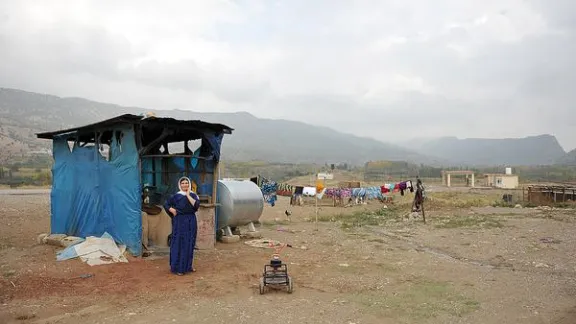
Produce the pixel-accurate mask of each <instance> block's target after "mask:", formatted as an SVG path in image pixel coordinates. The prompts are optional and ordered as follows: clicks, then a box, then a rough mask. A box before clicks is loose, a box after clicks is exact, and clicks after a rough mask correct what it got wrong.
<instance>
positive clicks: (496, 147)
mask: <svg viewBox="0 0 576 324" xmlns="http://www.w3.org/2000/svg"><path fill="white" fill-rule="evenodd" d="M404 145H405V147H407V148H410V149H412V150H415V151H417V152H419V153H422V154H425V155H430V156H436V157H439V158H442V159H446V160H449V161H451V162H453V163H457V164H463V165H470V166H492V165H550V164H554V163H556V162H557V161H558V159H560V158H562V157H563V156H565V155H566V152H565V151H564V149H563V148H562V147H561V146H560V144H559V143H558V140H557V139H556V137H554V136H552V135H538V136H528V137H524V138H504V139H483V138H467V139H458V138H456V137H442V138H436V139H414V140H411V141H408V142H405V143H404Z"/></svg>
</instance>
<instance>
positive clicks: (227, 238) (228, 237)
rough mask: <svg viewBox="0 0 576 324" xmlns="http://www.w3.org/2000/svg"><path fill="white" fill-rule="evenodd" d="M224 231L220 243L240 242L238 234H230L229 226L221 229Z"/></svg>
mask: <svg viewBox="0 0 576 324" xmlns="http://www.w3.org/2000/svg"><path fill="white" fill-rule="evenodd" d="M222 230H223V231H224V235H222V238H221V240H222V243H236V242H240V235H234V234H232V229H231V228H230V226H226V227H224V228H223V229H222Z"/></svg>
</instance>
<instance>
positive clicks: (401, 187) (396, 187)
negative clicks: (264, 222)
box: [250, 175, 414, 206]
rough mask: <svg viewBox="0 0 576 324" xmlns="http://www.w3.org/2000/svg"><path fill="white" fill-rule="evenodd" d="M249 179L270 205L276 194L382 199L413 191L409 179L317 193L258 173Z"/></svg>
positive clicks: (273, 201) (272, 204)
mask: <svg viewBox="0 0 576 324" xmlns="http://www.w3.org/2000/svg"><path fill="white" fill-rule="evenodd" d="M250 181H252V182H254V183H256V185H258V187H259V188H260V190H261V191H262V195H263V197H264V200H265V201H266V202H267V203H269V204H270V205H271V206H274V205H275V204H276V200H277V199H278V197H277V196H278V195H282V196H295V197H298V196H300V195H303V196H315V195H316V196H317V198H319V199H322V196H323V195H326V196H327V197H330V198H362V199H363V200H365V199H384V197H385V195H386V194H390V193H397V192H400V195H402V196H403V195H404V192H405V191H408V190H409V191H410V192H414V186H413V185H412V181H411V180H405V181H401V182H397V183H385V184H383V185H381V186H370V187H361V188H325V189H324V190H322V192H320V193H317V192H316V187H310V186H294V185H289V184H286V183H278V182H276V181H273V180H269V179H267V178H265V177H262V176H260V175H258V176H256V177H253V178H250Z"/></svg>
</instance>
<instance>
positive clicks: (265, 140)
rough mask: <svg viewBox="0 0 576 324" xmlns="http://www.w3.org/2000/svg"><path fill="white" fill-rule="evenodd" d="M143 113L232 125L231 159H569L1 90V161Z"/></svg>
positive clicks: (545, 144)
mask: <svg viewBox="0 0 576 324" xmlns="http://www.w3.org/2000/svg"><path fill="white" fill-rule="evenodd" d="M148 111H154V112H155V113H156V115H157V116H166V117H173V118H178V119H201V120H205V121H210V122H218V123H222V124H226V125H228V126H230V127H232V128H234V129H235V130H234V132H233V134H232V135H230V136H226V137H225V139H224V144H223V147H222V151H223V152H222V153H223V158H224V159H226V160H232V161H255V160H259V161H268V162H284V163H320V164H324V163H348V164H352V165H363V164H364V163H366V162H368V161H378V160H389V161H407V162H412V163H415V164H418V165H419V164H427V165H435V166H439V165H444V166H448V165H461V164H465V165H479V166H483V165H486V166H493V165H504V164H506V165H542V164H552V163H554V162H557V161H558V160H559V159H561V158H563V157H564V156H565V155H566V153H565V152H564V150H563V149H562V148H561V147H560V145H559V144H558V141H557V140H556V138H555V137H554V136H551V135H540V136H532V137H526V138H520V139H457V138H455V137H445V138H439V139H433V140H426V139H418V140H414V141H411V142H406V143H404V146H401V145H394V144H390V143H383V142H380V141H377V140H374V139H370V138H363V137H358V136H355V135H352V134H345V133H341V132H338V131H336V130H333V129H331V128H327V127H320V126H314V125H310V124H306V123H302V122H297V121H289V120H273V119H262V118H257V117H255V116H253V115H251V114H249V113H246V112H237V113H202V112H192V111H183V110H152V109H144V108H138V107H123V106H118V105H114V104H107V103H100V102H95V101H90V100H86V99H82V98H61V97H57V96H52V95H45V94H39V93H33V92H26V91H22V90H15V89H6V88H0V147H2V150H0V162H2V160H4V161H6V160H12V159H14V158H17V157H21V156H23V155H26V154H30V153H31V152H42V151H45V150H47V149H49V148H50V147H51V143H50V141H46V140H38V139H36V136H35V133H38V132H43V131H52V130H58V129H63V128H69V127H74V126H81V125H85V124H90V123H94V122H97V121H100V120H103V119H107V118H111V117H114V116H117V115H120V114H125V113H131V114H141V113H144V112H148Z"/></svg>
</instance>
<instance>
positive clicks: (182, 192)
mask: <svg viewBox="0 0 576 324" xmlns="http://www.w3.org/2000/svg"><path fill="white" fill-rule="evenodd" d="M182 180H188V188H189V190H191V189H192V181H190V179H189V178H188V177H182V178H180V179H178V189H180V191H178V193H179V194H181V195H183V196H186V192H185V191H184V190H182V187H181V186H180V183H181V182H182Z"/></svg>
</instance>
